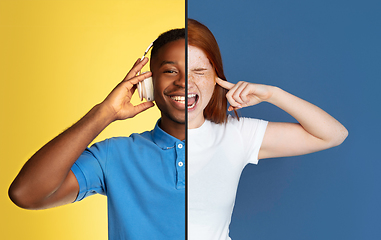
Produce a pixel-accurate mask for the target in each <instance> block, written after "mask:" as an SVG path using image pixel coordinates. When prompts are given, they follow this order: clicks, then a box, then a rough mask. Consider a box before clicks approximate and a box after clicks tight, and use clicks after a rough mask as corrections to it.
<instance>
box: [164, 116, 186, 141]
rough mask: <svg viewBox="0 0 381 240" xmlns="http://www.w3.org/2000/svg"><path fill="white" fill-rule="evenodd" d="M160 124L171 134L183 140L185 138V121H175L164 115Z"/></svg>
mask: <svg viewBox="0 0 381 240" xmlns="http://www.w3.org/2000/svg"><path fill="white" fill-rule="evenodd" d="M159 126H160V128H161V129H162V130H163V131H164V132H166V133H168V134H169V135H171V136H173V137H175V138H177V139H179V140H181V141H182V140H184V139H185V123H178V122H175V121H173V120H171V119H169V118H168V117H166V116H165V115H162V116H161V120H160V123H159Z"/></svg>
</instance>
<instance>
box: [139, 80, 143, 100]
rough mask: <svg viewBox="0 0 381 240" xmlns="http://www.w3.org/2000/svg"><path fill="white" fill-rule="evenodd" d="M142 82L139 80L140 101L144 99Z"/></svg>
mask: <svg viewBox="0 0 381 240" xmlns="http://www.w3.org/2000/svg"><path fill="white" fill-rule="evenodd" d="M142 85H143V84H142V82H138V94H139V98H140V101H143V86H142Z"/></svg>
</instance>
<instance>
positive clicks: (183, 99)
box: [171, 96, 185, 102]
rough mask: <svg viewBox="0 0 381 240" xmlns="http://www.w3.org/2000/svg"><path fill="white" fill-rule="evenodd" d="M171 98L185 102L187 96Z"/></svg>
mask: <svg viewBox="0 0 381 240" xmlns="http://www.w3.org/2000/svg"><path fill="white" fill-rule="evenodd" d="M171 98H172V99H173V100H175V101H184V102H185V96H172V97H171Z"/></svg>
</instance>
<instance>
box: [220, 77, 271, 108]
mask: <svg viewBox="0 0 381 240" xmlns="http://www.w3.org/2000/svg"><path fill="white" fill-rule="evenodd" d="M216 82H217V84H218V85H220V86H221V87H223V88H225V89H227V90H229V91H228V93H227V94H226V98H227V99H228V101H229V103H230V105H231V106H230V107H229V108H228V111H232V110H235V109H239V108H242V107H248V106H253V105H256V104H258V103H260V102H263V101H267V100H268V99H269V98H270V97H271V96H272V94H273V87H272V86H268V85H262V84H255V83H248V82H238V83H237V84H233V83H230V82H228V81H224V80H222V79H220V78H216Z"/></svg>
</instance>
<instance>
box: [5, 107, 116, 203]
mask: <svg viewBox="0 0 381 240" xmlns="http://www.w3.org/2000/svg"><path fill="white" fill-rule="evenodd" d="M111 122H112V119H110V116H109V114H108V113H107V109H105V108H104V107H102V106H101V105H96V106H95V107H94V108H92V109H91V110H90V111H89V112H88V113H87V114H86V115H85V116H84V117H83V118H82V119H80V120H79V121H78V122H77V123H75V124H74V125H73V126H72V127H70V128H69V129H67V130H66V131H64V132H63V133H61V134H60V135H58V136H57V137H56V138H54V139H53V140H51V141H50V142H48V143H47V144H46V145H45V146H43V147H42V148H41V149H40V150H39V151H37V152H36V153H35V154H34V155H33V156H32V157H31V158H30V159H29V160H28V161H27V163H26V164H25V165H24V166H23V168H22V169H21V171H20V173H19V174H18V175H17V177H16V178H15V180H14V182H13V183H12V185H11V187H10V190H9V193H10V197H11V198H12V200H13V201H15V202H18V203H16V204H18V205H26V206H27V205H34V204H38V202H44V201H45V200H46V199H47V198H49V197H51V196H52V195H53V194H54V193H55V192H56V191H57V190H58V189H59V188H60V186H61V185H62V184H63V182H64V181H65V179H66V177H67V175H68V173H69V171H70V169H71V167H72V165H73V164H74V162H75V161H76V160H77V159H78V157H79V156H80V155H81V153H82V152H83V151H84V150H85V149H86V147H87V146H88V145H89V144H90V143H91V142H92V141H93V140H94V138H95V137H96V136H97V135H98V134H99V133H100V132H101V131H102V130H103V129H104V128H105V127H106V126H107V125H108V124H110V123H111Z"/></svg>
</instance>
